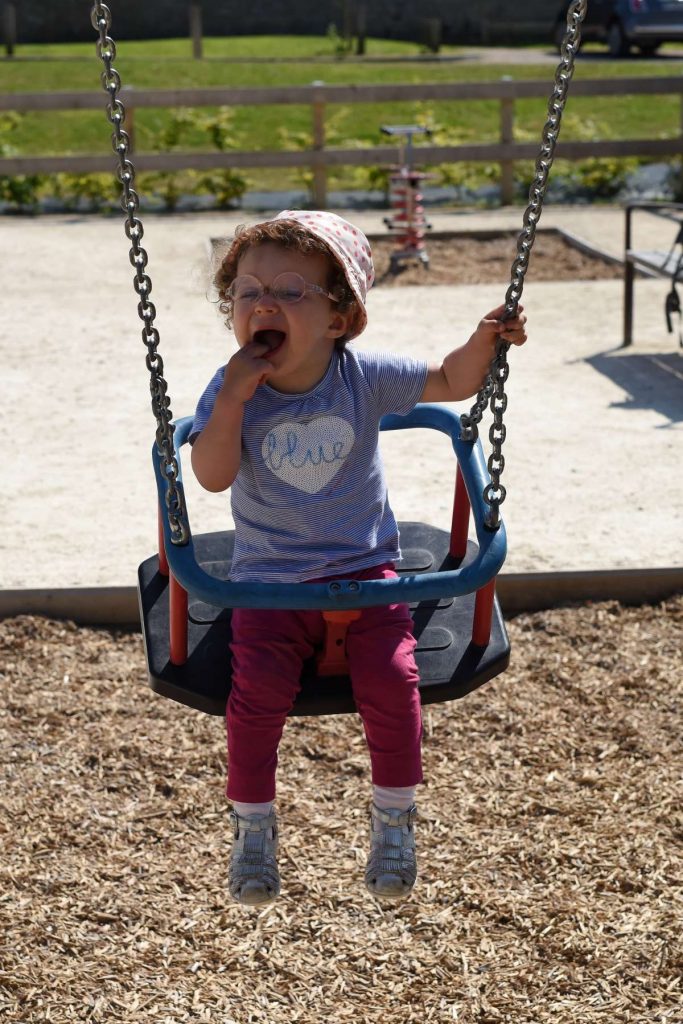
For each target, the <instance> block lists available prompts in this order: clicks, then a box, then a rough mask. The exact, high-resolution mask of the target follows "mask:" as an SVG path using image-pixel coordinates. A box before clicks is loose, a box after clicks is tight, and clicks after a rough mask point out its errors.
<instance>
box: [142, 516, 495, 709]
mask: <svg viewBox="0 0 683 1024" xmlns="http://www.w3.org/2000/svg"><path fill="white" fill-rule="evenodd" d="M400 530H401V547H402V550H403V561H402V562H401V563H400V564H399V566H398V572H399V575H408V574H420V573H426V572H431V573H434V572H437V571H439V570H441V571H443V570H452V569H457V568H459V567H460V566H462V565H463V564H467V563H469V562H471V561H472V560H473V558H474V557H475V555H476V553H477V550H478V549H477V546H476V545H475V544H474V543H472V542H470V543H469V544H468V552H467V555H466V557H465V559H464V562H459V561H458V560H455V559H453V558H452V557H451V556H450V555H449V553H448V550H449V540H450V537H449V534H448V533H446V532H445V531H443V530H439V529H437V528H435V527H432V526H427V525H425V524H423V523H401V524H400ZM233 541H234V535H233V533H232V531H225V532H220V533H207V534H200V535H199V536H196V537H194V546H195V556H196V558H197V562H198V563H199V564H200V565H201V567H202V568H203V569H204V570H205V571H206V572H208V573H210V574H211V575H212V576H216V577H219V578H221V579H225V578H227V576H228V570H229V566H230V559H231V555H232V548H233ZM158 565H159V560H158V557H157V556H154V557H152V558H148V559H147V560H146V561H145V562H143V563H142V565H141V566H140V569H139V573H138V579H139V595H140V609H141V620H142V625H143V634H144V641H145V650H146V654H147V664H148V671H149V678H150V685H151V687H152V689H153V690H154V691H155V692H157V693H159V694H162V695H163V696H165V697H170V698H172V699H173V700H176V701H180V702H181V703H182V704H186V705H188V706H190V707H193V708H196V709H197V710H199V711H203V712H206V713H208V714H211V715H223V714H224V713H225V705H226V701H227V698H228V694H229V692H230V648H229V642H230V609H229V608H222V609H221V608H217V607H214V606H212V605H209V604H206V603H204V602H202V601H201V600H197V599H193V597H192V595H190V598H189V607H188V613H189V615H188V617H189V623H188V659H187V662H186V663H185V664H184V665H172V664H171V662H170V660H169V643H168V637H169V611H168V608H169V602H168V586H169V583H168V577H166V576H163V575H161V573H159V571H158ZM475 596H476V595H475V594H474V593H470V594H465V595H463V596H460V597H455V598H454V597H445V598H441V599H440V600H427V601H421V602H419V603H418V604H411V606H410V607H411V612H412V615H413V619H414V622H415V636H416V638H417V641H418V645H417V651H416V659H417V664H418V668H419V670H420V677H421V682H420V694H421V698H422V703H423V704H431V703H435V702H437V701H444V700H452V699H454V698H457V697H463V696H465V694H467V693H470V692H471V691H472V690H474V689H476V688H477V687H479V686H481V685H482V684H483V683H485V682H487V681H488V680H489V679H491V678H493V677H494V676H496V675H498V673H500V672H502V671H504V669H505V668H506V667H507V665H508V662H509V658H510V643H509V640H508V636H507V632H506V630H505V624H504V622H503V618H502V615H501V612H500V608H499V606H498V602H497V601H494V610H493V620H492V628H491V638H490V641H489V643H488V645H487V646H486V647H484V648H482V647H476V646H475V645H474V644H473V643H472V641H471V636H472V620H473V613H474V602H475ZM355 710H356V708H355V704H354V701H353V696H352V693H351V683H350V680H349V679H348V677H345V676H342V677H340V676H328V677H325V678H319V677H318V676H317V673H316V666H315V663H314V662H313V661H311V662H310V663H307V665H306V666H305V670H304V673H303V676H302V687H301V692H300V694H299V696H298V698H297V701H296V704H295V707H294V709H293V711H292V714H293V715H326V714H330V715H331V714H343V713H347V712H352V711H355Z"/></svg>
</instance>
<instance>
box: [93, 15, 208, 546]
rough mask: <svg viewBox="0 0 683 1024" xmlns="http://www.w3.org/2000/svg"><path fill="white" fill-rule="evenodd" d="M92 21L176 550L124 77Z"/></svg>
mask: <svg viewBox="0 0 683 1024" xmlns="http://www.w3.org/2000/svg"><path fill="white" fill-rule="evenodd" d="M90 20H91V22H92V25H93V28H94V29H95V30H96V31H97V32H99V36H100V37H99V39H98V41H97V44H96V47H97V56H98V57H99V58H100V60H101V61H102V64H103V65H104V70H103V71H102V74H101V76H100V77H101V82H102V88H103V89H104V91H105V92H106V93H107V94H108V96H109V103H108V104H107V117H108V119H109V121H110V122H111V124H112V125H113V126H114V131H113V133H112V137H111V144H112V149H113V150H114V152H115V153H116V155H117V157H118V160H119V166H118V168H117V176H118V179H119V181H120V182H121V186H122V194H121V207H122V209H123V211H124V213H125V214H126V221H125V224H124V230H125V233H126V237H127V238H128V240H129V242H130V243H131V248H130V252H129V259H130V262H131V264H132V266H133V269H134V270H135V277H134V279H133V284H134V286H135V291H136V292H137V294H138V296H139V297H140V301H139V303H138V316H139V317H140V319H141V320H142V323H143V329H142V340H143V342H144V344H145V346H146V347H147V355H146V358H145V363H146V366H147V369H148V370H149V375H150V380H149V387H150V392H151V395H152V410H153V412H154V416H155V419H156V424H157V430H156V446H157V451H158V454H159V462H160V465H161V467H162V472H163V476H164V478H165V480H166V481H167V488H166V509H167V514H168V522H169V527H170V531H171V541H172V543H173V544H179V545H183V544H187V543H188V541H189V539H190V528H189V523H188V518H187V511H186V507H185V496H184V493H183V487H182V483H181V481H180V479H179V468H178V460H177V459H176V457H175V450H174V445H173V433H174V429H175V428H174V425H173V422H172V413H171V407H170V406H171V401H170V398H169V397H168V385H167V383H166V380H165V378H164V363H163V359H162V358H161V356H160V354H159V352H158V351H157V348H158V345H159V331H158V329H157V328H156V326H155V324H154V321H155V318H156V308H155V306H154V303H153V302H151V301H150V294H151V291H152V281H151V279H150V277H149V275H148V274H147V273H146V268H147V262H148V256H147V252H146V250H145V249H144V248H143V246H142V238H143V235H144V230H143V227H142V221H141V220H140V218H139V217H138V216H137V213H138V211H139V209H140V199H139V196H138V194H137V192H136V191H135V188H134V185H135V168H134V166H133V163H132V161H131V160H130V158H129V155H128V154H129V150H130V136H129V135H128V133H127V132H125V131H124V130H123V127H122V126H123V124H124V122H125V119H126V111H125V108H124V105H123V103H122V102H121V100H120V99H119V95H118V94H119V91H120V89H121V77H120V75H119V73H118V71H117V70H116V68H115V67H113V61H114V59H115V57H116V44H115V42H114V40H113V39H112V38H111V36H110V35H109V30H110V28H111V12H110V11H109V8H108V7H107V5H106V4H102V3H93V6H92V10H91V15H90Z"/></svg>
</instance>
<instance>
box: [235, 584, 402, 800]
mask: <svg viewBox="0 0 683 1024" xmlns="http://www.w3.org/2000/svg"><path fill="white" fill-rule="evenodd" d="M395 577H396V573H395V572H394V570H393V566H391V565H382V566H374V567H373V568H371V569H366V570H364V571H362V572H358V573H354V576H353V578H355V579H361V580H367V579H390V578H395ZM331 578H334V577H327V578H326V579H327V580H329V579H331ZM337 578H338V579H348V578H349V577H348V576H344V577H341V576H340V577H337ZM315 582H322V581H320V580H316V581H315ZM412 630H413V623H412V620H411V618H410V612H409V610H408V606H407V605H405V604H392V605H388V606H387V605H383V606H381V607H377V608H364V609H363V610H362V613H361V616H360V618H358V619H356V620H355V621H354V622H352V623H350V625H349V629H348V634H347V645H346V649H347V656H348V662H349V673H350V676H351V684H352V687H353V695H354V699H355V701H356V706H357V708H358V711H359V714H360V716H361V719H362V721H363V727H364V729H365V736H366V739H367V743H368V748H369V751H370V762H371V765H372V781H373V782H374V783H375V784H376V785H378V786H414V785H416V784H417V783H418V782H421V781H422V766H421V757H420V740H421V737H422V719H421V713H420V695H419V691H418V678H419V677H418V671H417V666H416V664H415V657H414V650H415V638H414V637H413V631H412ZM232 635H233V640H232V645H231V649H232V691H231V693H230V698H229V700H228V707H227V715H226V719H227V732H228V788H227V794H228V798H229V799H230V800H237V801H240V802H243V803H265V802H266V801H268V800H272V799H273V798H274V797H275V771H276V767H277V750H278V745H279V743H280V738H281V736H282V731H283V729H284V725H285V720H286V718H287V715H288V713H289V711H290V710H291V708H292V705H293V704H294V699H295V697H296V695H297V693H298V691H299V688H300V676H301V668H302V664H303V662H304V661H305V660H306V659H307V658H309V657H311V655H312V654H313V653H314V651H315V650H316V649H317V648H320V647H321V646H322V645H323V642H324V636H325V623H324V620H323V617H322V612H302V611H272V610H263V609H248V608H236V609H235V610H234V611H233V613H232Z"/></svg>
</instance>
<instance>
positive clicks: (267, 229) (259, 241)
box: [213, 220, 363, 347]
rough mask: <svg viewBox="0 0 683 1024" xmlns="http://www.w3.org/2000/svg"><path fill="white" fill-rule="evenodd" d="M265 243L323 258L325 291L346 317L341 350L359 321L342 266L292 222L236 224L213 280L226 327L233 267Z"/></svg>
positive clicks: (234, 273) (229, 321)
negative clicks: (324, 259) (325, 280)
mask: <svg viewBox="0 0 683 1024" xmlns="http://www.w3.org/2000/svg"><path fill="white" fill-rule="evenodd" d="M269 242H275V244H276V245H281V246H282V248H283V249H290V250H292V251H293V252H298V253H301V254H302V255H304V256H310V255H316V254H319V255H322V256H325V257H326V258H327V262H328V268H329V269H328V276H327V282H326V287H327V290H328V292H330V293H331V294H332V295H334V296H335V297H336V299H337V301H336V303H335V309H337V310H339V312H340V313H345V314H350V315H349V325H348V329H347V331H346V333H345V334H344V335H342V337H341V338H338V339H337V346H338V347H343V346H344V344H345V343H346V341H347V339H348V338H349V337H353V335H354V334H355V333H357V332H356V328H357V326H358V325H359V322H360V321H361V320H362V318H363V313H362V310H361V308H360V306H359V304H358V300H357V298H356V296H355V295H354V294H353V292H352V291H351V288H350V287H349V284H348V281H347V280H346V276H345V274H344V270H343V267H342V266H341V264H340V263H339V261H338V260H337V258H336V257H335V256H334V254H333V253H332V251H331V249H329V248H328V246H327V245H325V243H324V242H323V241H321V240H320V239H318V238H316V237H315V236H314V235H311V234H309V232H308V231H307V230H306V228H305V227H303V225H301V224H299V223H297V221H293V220H271V221H266V222H265V223H263V224H255V225H254V226H253V227H248V226H245V225H240V226H239V227H238V228H237V229H236V230H235V238H234V239H233V242H232V244H231V245H230V248H229V249H228V251H227V253H226V254H225V255H224V256H223V257H222V258H221V261H220V263H219V265H218V269H217V270H216V273H215V275H214V279H213V283H214V286H215V288H216V291H217V292H218V308H219V310H220V311H221V313H223V315H224V316H225V324H226V326H227V327H232V324H233V312H234V309H233V307H234V304H233V301H232V299H231V298H230V295H229V289H230V285H231V284H232V282H233V281H234V280H235V278H236V277H237V265H238V263H239V261H240V259H241V258H242V256H243V255H244V253H245V252H246V251H247V249H255V248H257V247H258V246H259V245H266V244H268V243H269Z"/></svg>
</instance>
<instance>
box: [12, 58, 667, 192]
mask: <svg viewBox="0 0 683 1024" xmlns="http://www.w3.org/2000/svg"><path fill="white" fill-rule="evenodd" d="M547 92H548V83H547V82H546V81H545V80H543V79H539V80H533V81H513V80H509V79H505V80H500V81H495V82H448V83H434V84H421V85H413V84H411V85H326V84H324V83H314V84H312V85H304V86H284V87H281V88H242V89H224V88H205V89H134V88H130V87H129V88H124V89H122V90H121V95H122V99H123V100H124V103H125V106H126V111H127V121H126V130H127V131H128V132H129V134H130V135H131V138H132V140H133V144H134V141H135V111H136V110H139V109H143V108H146V107H157V108H159V107H167V108H168V107H170V108H173V107H222V106H230V107H241V106H267V105H276V104H282V105H287V104H297V105H307V106H310V108H311V129H312V142H313V145H312V148H311V149H301V150H259V151H254V152H245V151H239V150H225V151H211V152H206V151H202V150H194V151H186V152H172V153H137V154H136V161H135V163H136V167H137V168H138V170H140V171H178V170H187V169H192V170H208V169H215V168H226V167H227V168H246V167H253V168H256V167H271V168H273V167H274V168H278V167H279V168H288V167H296V168H309V169H311V170H312V173H313V185H312V192H313V196H312V198H313V200H314V202H315V204H316V205H318V206H325V204H326V191H327V172H328V169H329V168H331V167H339V166H343V165H347V166H375V165H390V164H393V163H395V161H396V151H395V148H394V147H392V146H367V147H365V148H363V149H351V148H343V147H334V146H326V140H325V115H326V108H327V107H328V106H329V105H331V104H344V105H352V104H355V103H377V104H382V105H384V104H390V103H399V102H403V103H410V102H418V101H425V100H429V101H432V102H448V101H452V102H462V101H476V100H498V101H499V103H500V117H499V126H500V127H499V141H497V142H484V143H462V144H458V145H447V146H435V145H425V146H420V148H419V151H418V154H417V155H418V159H419V163H420V165H423V166H429V165H434V164H440V163H458V162H461V161H472V162H486V163H498V164H500V165H501V185H502V201H503V202H504V203H509V202H511V201H512V198H513V168H514V164H515V162H516V161H520V160H527V161H533V160H535V158H536V155H537V151H538V142H537V141H536V140H534V141H531V142H515V141H514V104H515V101H516V100H520V99H539V100H543V101H545V100H546V99H547ZM667 94H669V95H678V96H679V97H680V99H681V118H680V130H679V134H678V135H676V136H672V137H671V138H664V139H609V140H588V141H585V140H581V141H564V142H560V143H559V144H558V147H557V154H556V155H557V158H559V159H564V160H584V159H586V158H588V157H625V156H639V157H666V156H676V155H679V156H680V155H681V154H683V76H673V75H667V76H662V77H661V78H638V77H622V78H610V79H574V81H573V82H572V97H573V98H575V97H578V96H619V97H623V96H625V95H641V96H642V95H649V96H655V95H667ZM101 108H102V99H101V96H100V94H99V92H97V91H95V90H93V91H92V92H49V93H47V92H40V93H3V94H0V111H2V110H12V111H16V112H19V113H25V112H28V111H51V110H95V109H97V110H101ZM111 168H112V156H111V153H108V152H107V153H105V152H103V153H102V154H97V155H89V154H72V155H65V156H13V157H4V158H2V159H0V175H16V174H52V173H59V172H67V173H75V174H87V173H90V172H100V171H110V170H111Z"/></svg>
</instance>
